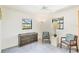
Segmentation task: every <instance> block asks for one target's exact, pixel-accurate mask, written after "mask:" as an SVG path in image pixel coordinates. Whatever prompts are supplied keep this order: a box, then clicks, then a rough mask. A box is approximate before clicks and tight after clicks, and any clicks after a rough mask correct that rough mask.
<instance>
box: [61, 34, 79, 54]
mask: <svg viewBox="0 0 79 59" xmlns="http://www.w3.org/2000/svg"><path fill="white" fill-rule="evenodd" d="M63 39H65V40H63ZM77 39H78V36H76V35H72V34H67V35H66V37H61V43H60V48H62V43H64V44H66V45H67V46H68V48H69V52H70V53H71V47H72V46H76V51H77V52H78V44H77Z"/></svg>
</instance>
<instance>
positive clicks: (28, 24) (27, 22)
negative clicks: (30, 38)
mask: <svg viewBox="0 0 79 59" xmlns="http://www.w3.org/2000/svg"><path fill="white" fill-rule="evenodd" d="M26 29H32V19H30V18H24V19H22V30H26Z"/></svg>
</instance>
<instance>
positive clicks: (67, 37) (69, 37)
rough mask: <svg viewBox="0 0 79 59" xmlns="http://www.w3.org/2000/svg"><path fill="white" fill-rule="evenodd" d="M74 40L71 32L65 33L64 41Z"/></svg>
mask: <svg viewBox="0 0 79 59" xmlns="http://www.w3.org/2000/svg"><path fill="white" fill-rule="evenodd" d="M70 40H74V35H73V34H67V35H66V41H70Z"/></svg>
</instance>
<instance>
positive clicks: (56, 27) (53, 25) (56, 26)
mask: <svg viewBox="0 0 79 59" xmlns="http://www.w3.org/2000/svg"><path fill="white" fill-rule="evenodd" d="M52 27H53V28H54V29H58V28H59V24H58V22H57V21H54V22H53V23H52Z"/></svg>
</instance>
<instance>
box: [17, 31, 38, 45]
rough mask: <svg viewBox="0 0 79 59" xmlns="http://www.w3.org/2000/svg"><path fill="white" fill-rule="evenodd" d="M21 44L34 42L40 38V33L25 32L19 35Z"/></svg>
mask: <svg viewBox="0 0 79 59" xmlns="http://www.w3.org/2000/svg"><path fill="white" fill-rule="evenodd" d="M18 39H19V40H18V41H19V46H23V45H25V44H28V43H31V42H34V41H37V40H38V33H35V32H32V33H23V34H19V35H18Z"/></svg>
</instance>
